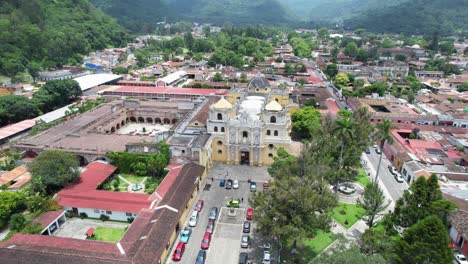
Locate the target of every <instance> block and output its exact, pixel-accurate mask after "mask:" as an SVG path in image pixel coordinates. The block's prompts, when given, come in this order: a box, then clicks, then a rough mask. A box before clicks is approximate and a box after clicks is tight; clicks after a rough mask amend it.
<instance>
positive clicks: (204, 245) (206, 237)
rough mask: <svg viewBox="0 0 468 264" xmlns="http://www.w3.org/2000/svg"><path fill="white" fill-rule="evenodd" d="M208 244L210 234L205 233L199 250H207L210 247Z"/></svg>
mask: <svg viewBox="0 0 468 264" xmlns="http://www.w3.org/2000/svg"><path fill="white" fill-rule="evenodd" d="M210 242H211V233H208V232H205V235H203V239H202V242H201V248H202V249H208V248H209V247H210Z"/></svg>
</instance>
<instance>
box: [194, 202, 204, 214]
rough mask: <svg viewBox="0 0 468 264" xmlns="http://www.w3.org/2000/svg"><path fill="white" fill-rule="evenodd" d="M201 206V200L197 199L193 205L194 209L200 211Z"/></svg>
mask: <svg viewBox="0 0 468 264" xmlns="http://www.w3.org/2000/svg"><path fill="white" fill-rule="evenodd" d="M202 208H203V200H198V202H197V204H196V205H195V209H194V210H195V211H197V212H200V211H201V209H202Z"/></svg>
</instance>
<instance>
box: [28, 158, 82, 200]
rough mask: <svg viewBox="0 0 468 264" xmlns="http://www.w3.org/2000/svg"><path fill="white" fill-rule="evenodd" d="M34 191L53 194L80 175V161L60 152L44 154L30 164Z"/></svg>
mask: <svg viewBox="0 0 468 264" xmlns="http://www.w3.org/2000/svg"><path fill="white" fill-rule="evenodd" d="M29 171H30V172H31V175H32V180H31V183H32V189H33V191H35V192H39V193H47V194H52V193H54V192H56V191H58V190H60V189H61V188H62V187H64V186H65V185H66V184H68V183H71V182H72V181H73V180H75V179H76V178H78V176H79V175H80V170H79V161H78V158H77V157H76V156H74V155H73V154H70V153H67V152H64V151H60V150H47V151H44V152H42V153H41V154H40V155H39V156H38V157H37V158H35V159H34V160H33V161H32V162H31V163H30V164H29Z"/></svg>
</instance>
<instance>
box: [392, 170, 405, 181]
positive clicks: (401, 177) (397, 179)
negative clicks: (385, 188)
mask: <svg viewBox="0 0 468 264" xmlns="http://www.w3.org/2000/svg"><path fill="white" fill-rule="evenodd" d="M393 177H394V178H395V180H396V181H397V182H404V181H405V180H404V179H403V176H401V174H400V173H399V172H397V173H395V174H394V175H393Z"/></svg>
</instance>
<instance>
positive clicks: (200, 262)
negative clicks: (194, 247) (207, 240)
mask: <svg viewBox="0 0 468 264" xmlns="http://www.w3.org/2000/svg"><path fill="white" fill-rule="evenodd" d="M205 260H206V251H205V250H203V249H200V251H198V255H197V261H196V262H195V264H205Z"/></svg>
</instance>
